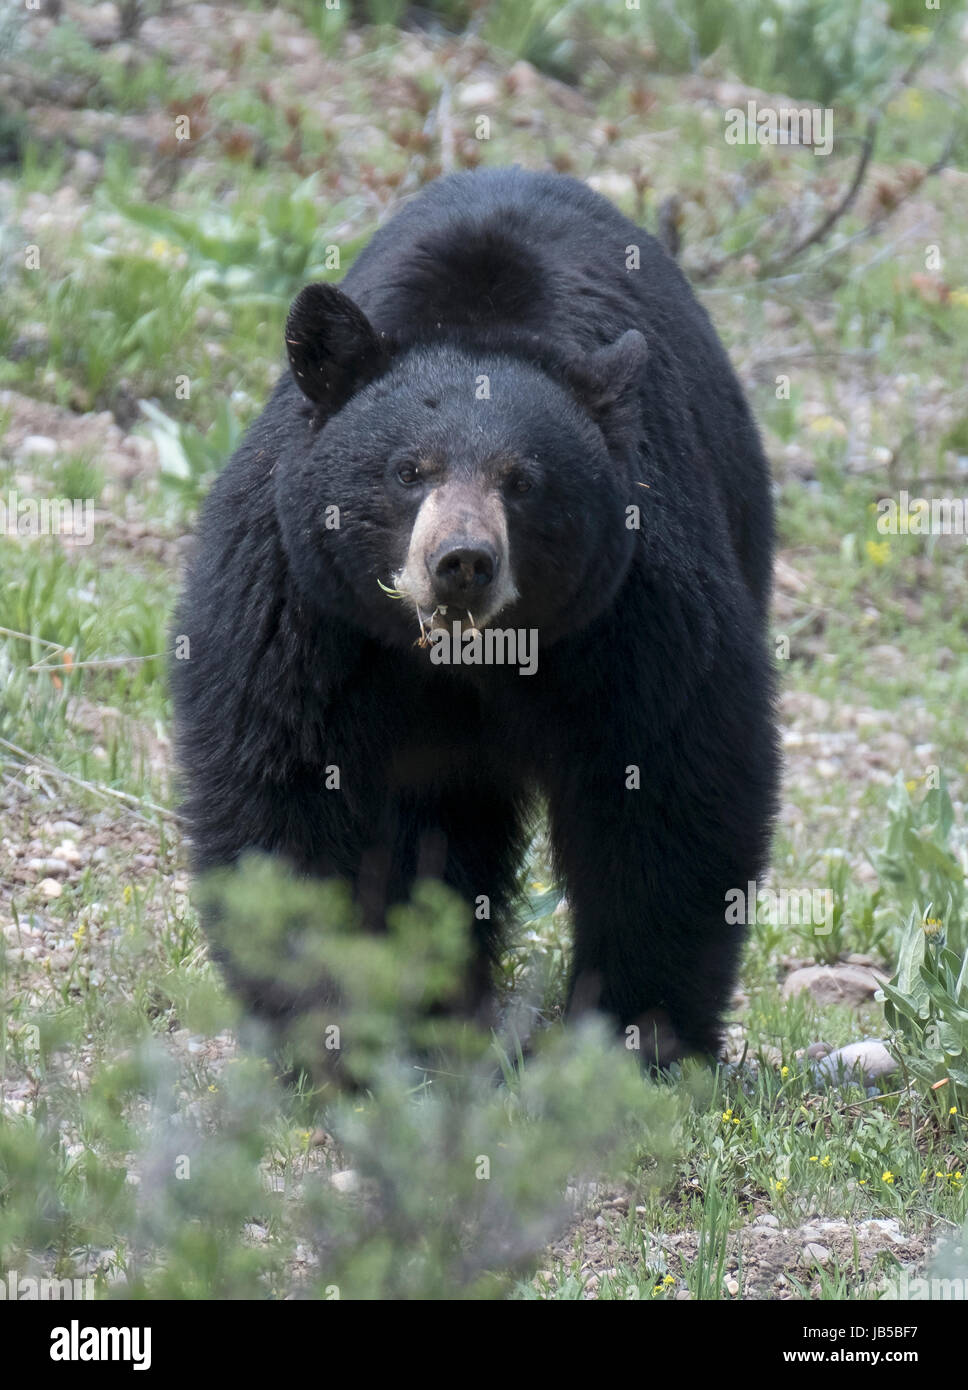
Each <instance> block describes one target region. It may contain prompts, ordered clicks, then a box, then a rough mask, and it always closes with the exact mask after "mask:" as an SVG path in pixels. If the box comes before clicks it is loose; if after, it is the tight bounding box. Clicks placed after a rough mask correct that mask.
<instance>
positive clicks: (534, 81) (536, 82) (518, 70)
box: [505, 58, 541, 96]
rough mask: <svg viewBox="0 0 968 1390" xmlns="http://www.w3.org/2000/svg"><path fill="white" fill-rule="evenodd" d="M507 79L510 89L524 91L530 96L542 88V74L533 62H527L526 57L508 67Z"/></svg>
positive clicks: (511, 90)
mask: <svg viewBox="0 0 968 1390" xmlns="http://www.w3.org/2000/svg"><path fill="white" fill-rule="evenodd" d="M505 81H506V83H507V87H508V91H510V92H522V93H524V94H526V95H528V96H530V95H532V94H533V93H534V92H536V91H537V90H538V89H539V88H540V86H541V75H540V73H539V72H538V69H537V68H536V67H535V66H534V65H533V64H532V63H529V62H527V60H526V59H524V58H519V59H518V61H517V62H516V63H512V64H511V66H510V67H509V68H508V71H507V77H506V78H505Z"/></svg>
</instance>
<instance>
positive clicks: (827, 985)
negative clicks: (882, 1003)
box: [782, 965, 887, 1004]
mask: <svg viewBox="0 0 968 1390" xmlns="http://www.w3.org/2000/svg"><path fill="white" fill-rule="evenodd" d="M886 980H887V976H886V975H885V974H884V972H883V971H882V970H878V969H877V968H876V967H875V966H866V965H805V966H802V967H801V968H800V969H799V970H794V971H793V972H792V973H791V974H789V975H788V976H787V978H786V979H785V980H784V982H783V991H782V993H783V998H784V999H792V998H793V996H794V995H795V994H800V993H801V992H802V991H803V990H807V991H808V993H810V994H812V995H813V997H814V999H816V1000H817V1001H818V1003H820V1004H865V1003H867V1001H868V1000H869V999H872V998H873V997H874V994H875V993H876V991H877V990H879V989H880V987H881V985H882V984H883V983H884V982H885V981H886Z"/></svg>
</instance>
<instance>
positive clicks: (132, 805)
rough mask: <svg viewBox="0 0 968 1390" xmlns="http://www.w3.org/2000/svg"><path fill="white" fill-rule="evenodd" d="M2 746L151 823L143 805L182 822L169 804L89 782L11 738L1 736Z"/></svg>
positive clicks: (25, 760)
mask: <svg viewBox="0 0 968 1390" xmlns="http://www.w3.org/2000/svg"><path fill="white" fill-rule="evenodd" d="M0 748H6V749H7V751H8V752H9V753H13V754H14V756H15V757H17V758H20V759H22V761H23V762H24V763H26V764H27V765H28V766H31V767H38V768H42V769H43V770H44V771H45V772H49V773H50V774H51V776H52V777H59V778H60V779H61V781H63V782H70V783H71V784H72V785H73V786H75V787H83V789H84V790H85V791H88V792H92V793H93V794H94V795H95V796H104V797H109V798H113V799H114V800H116V801H121V802H123V803H124V804H125V806H126V807H127V809H128V810H129V811H130V812H131V814H132V815H134V816H137V817H138V819H139V820H143V821H147V822H148V824H149V825H150V823H151V822H150V820H149V818H148V817H147V816H145V815H142V813H141V810H140V808H141V807H145V808H146V809H147V810H149V811H153V812H154V814H155V815H156V816H161V817H163V818H164V819H165V820H170V821H174V822H175V823H176V824H179V825H180V824H182V817H181V816H180V815H179V814H178V813H177V811H172V810H171V809H170V808H169V807H167V806H159V805H158V804H157V803H156V802H154V801H148V800H147V798H146V797H143V796H132V795H131V793H130V792H121V791H118V790H117V788H116V787H106V786H104V784H103V783H101V782H88V781H86V780H85V778H83V777H75V776H74V774H73V773H72V772H65V771H64V769H63V768H62V767H58V766H57V764H56V763H55V762H54V761H53V760H52V759H50V758H45V757H44V755H43V754H42V753H30V752H28V750H27V749H26V748H19V747H18V746H17V744H15V743H11V742H10V740H9V739H5V738H0Z"/></svg>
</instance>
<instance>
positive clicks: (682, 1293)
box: [676, 1289, 692, 1303]
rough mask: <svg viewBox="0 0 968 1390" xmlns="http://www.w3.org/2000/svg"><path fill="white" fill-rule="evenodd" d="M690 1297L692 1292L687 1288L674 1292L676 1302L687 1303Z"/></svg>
mask: <svg viewBox="0 0 968 1390" xmlns="http://www.w3.org/2000/svg"><path fill="white" fill-rule="evenodd" d="M691 1299H692V1294H691V1293H690V1292H689V1290H688V1289H680V1290H679V1292H678V1293H677V1294H676V1302H677V1303H689V1302H690V1300H691Z"/></svg>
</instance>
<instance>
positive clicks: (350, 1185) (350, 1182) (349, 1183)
mask: <svg viewBox="0 0 968 1390" xmlns="http://www.w3.org/2000/svg"><path fill="white" fill-rule="evenodd" d="M330 1182H331V1183H332V1185H333V1187H335V1188H336V1191H337V1192H358V1191H359V1188H360V1175H359V1173H357V1172H356V1171H355V1169H353V1168H344V1169H343V1170H342V1171H341V1172H339V1173H334V1174H333V1176H332V1177H331V1178H330Z"/></svg>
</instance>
